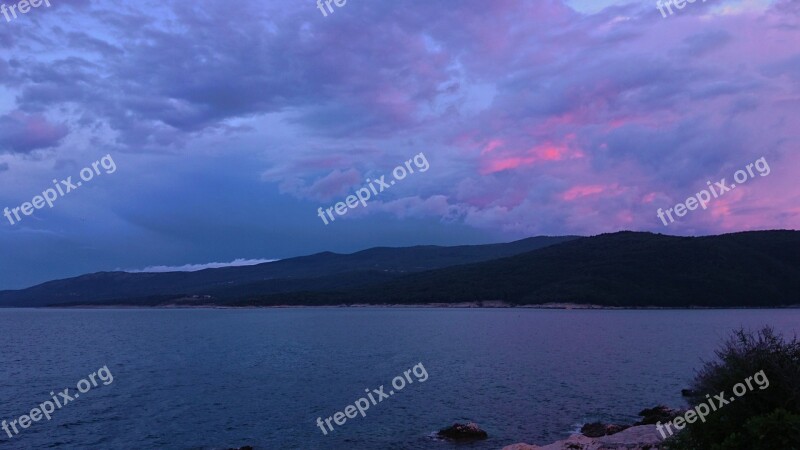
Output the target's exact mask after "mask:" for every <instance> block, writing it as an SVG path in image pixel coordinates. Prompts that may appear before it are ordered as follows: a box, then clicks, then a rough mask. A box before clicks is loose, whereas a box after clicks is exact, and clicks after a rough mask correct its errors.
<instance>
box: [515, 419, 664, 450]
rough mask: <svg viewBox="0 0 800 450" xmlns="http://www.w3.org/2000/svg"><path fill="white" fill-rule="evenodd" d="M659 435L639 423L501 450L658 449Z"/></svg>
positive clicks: (651, 426) (651, 427)
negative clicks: (608, 433) (602, 433)
mask: <svg viewBox="0 0 800 450" xmlns="http://www.w3.org/2000/svg"><path fill="white" fill-rule="evenodd" d="M660 448H661V436H660V435H659V434H658V431H657V430H656V427H655V425H640V426H634V427H630V428H627V429H625V430H623V431H621V432H619V433H616V434H614V435H613V436H603V437H600V438H589V437H586V436H584V435H582V434H575V435H572V436H570V437H569V439H565V440H563V441H558V442H555V443H552V444H550V445H545V446H543V447H538V446H535V445H530V444H514V445H509V446H507V447H504V448H503V450H617V449H626V450H658V449H660Z"/></svg>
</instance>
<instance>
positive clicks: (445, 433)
mask: <svg viewBox="0 0 800 450" xmlns="http://www.w3.org/2000/svg"><path fill="white" fill-rule="evenodd" d="M437 434H438V436H439V437H442V438H445V439H452V440H455V441H473V440H478V439H486V438H488V437H489V435H488V434H487V433H486V432H485V431H483V430H481V429H480V427H478V425H477V424H475V423H472V422H470V423H468V424H463V423H454V424H453V426H451V427H447V428H443V429H441V430H439V433H437Z"/></svg>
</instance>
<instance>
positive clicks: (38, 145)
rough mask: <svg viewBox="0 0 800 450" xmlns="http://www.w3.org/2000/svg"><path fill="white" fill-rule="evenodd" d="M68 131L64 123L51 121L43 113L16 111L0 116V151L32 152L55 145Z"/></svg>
mask: <svg viewBox="0 0 800 450" xmlns="http://www.w3.org/2000/svg"><path fill="white" fill-rule="evenodd" d="M68 133H69V131H68V129H67V127H66V125H64V124H53V123H50V122H49V121H48V120H47V119H46V118H44V117H43V116H41V115H29V114H25V113H23V112H21V111H14V112H11V113H9V114H6V115H4V116H0V152H1V151H5V152H8V153H30V152H32V151H33V150H38V149H43V148H50V147H55V146H56V145H58V143H59V142H60V141H61V139H63V138H64V137H65V136H66V135H67V134H68Z"/></svg>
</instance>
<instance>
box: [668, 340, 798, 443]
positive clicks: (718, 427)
mask: <svg viewBox="0 0 800 450" xmlns="http://www.w3.org/2000/svg"><path fill="white" fill-rule="evenodd" d="M716 355H717V358H718V360H717V361H712V362H708V363H706V364H705V365H704V366H703V368H702V369H701V370H700V371H699V372H698V374H697V376H696V377H695V380H694V383H693V385H692V391H694V392H695V393H696V395H694V396H692V397H690V398H689V400H690V404H692V405H697V404H700V403H703V402H708V399H707V397H706V395H707V394H709V395H710V396H711V397H712V398H713V397H714V395H716V394H718V393H720V392H723V391H724V392H725V398H726V399H729V398H730V397H733V386H734V385H736V384H737V383H744V381H745V379H746V378H748V377H752V376H753V375H754V374H756V373H757V372H760V371H762V370H763V371H764V374H765V375H766V378H767V379H768V380H769V386H768V387H766V388H764V389H760V388H759V387H758V386H756V385H755V384H754V389H753V390H748V392H747V393H745V394H744V395H743V396H741V397H737V398H736V400H735V401H734V402H731V403H729V404H727V405H723V406H721V407H719V409H717V411H713V412H711V413H710V414H709V415H708V416H707V417H706V422H705V423H703V422H701V421H697V422H695V423H693V424H689V425H688V426H687V427H686V429H685V430H684V432H682V433H680V434H679V435H678V436H677V437H676V438H675V439H673V440H671V441H670V443H669V448H670V449H675V450H698V449H702V450H706V449H709V450H755V449H758V450H773V449H774V450H792V449H796V450H800V437H798V435H800V342H798V340H797V338H793V339H792V340H790V341H787V340H786V339H785V338H783V337H782V336H780V335H778V334H776V333H775V331H774V330H773V329H772V328H769V327H766V328H763V329H762V330H759V331H757V332H748V331H745V330H743V329H741V330H738V331H736V332H734V333H733V335H732V336H731V337H730V338H729V339H728V340H727V341H726V342H725V343H724V344H723V345H722V346H721V348H720V349H719V350H717V352H716Z"/></svg>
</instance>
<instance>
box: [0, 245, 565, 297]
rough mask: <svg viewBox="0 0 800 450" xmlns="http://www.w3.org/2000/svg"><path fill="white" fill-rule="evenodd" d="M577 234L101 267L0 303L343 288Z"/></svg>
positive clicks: (0, 294) (490, 257)
mask: <svg viewBox="0 0 800 450" xmlns="http://www.w3.org/2000/svg"><path fill="white" fill-rule="evenodd" d="M577 238H578V236H559V237H549V236H540V237H532V238H527V239H522V240H519V241H514V242H510V243H502V244H486V245H462V246H454V247H440V246H433V245H428V246H415V247H399V248H389V247H376V248H371V249H367V250H362V251H359V252H356V253H352V254H336V253H331V252H323V253H318V254H314V255H309V256H301V257H296V258H289V259H284V260H280V261H275V262H269V263H263V264H258V265H253V266H243V267H224V268H218V269H205V270H200V271H196V272H164V273H129V272H98V273H92V274H87V275H82V276H79V277H74V278H68V279H63V280H55V281H49V282H46V283H42V284H39V285H37V286H33V287H30V288H27V289H21V290H13V291H0V307H8V306H17V307H19V306H25V307H38V306H51V305H61V304H108V303H109V302H111V303H116V301H124V302H127V303H128V304H142V305H148V304H151V303H152V302H153V299H154V298H155V299H158V300H159V301H160V300H161V299H165V298H166V299H169V298H180V297H183V296H188V297H191V296H200V297H203V296H208V295H211V296H213V297H214V298H215V299H219V300H226V301H227V300H232V299H236V298H240V297H243V296H251V295H263V294H270V293H281V292H290V291H296V290H298V289H307V288H309V287H310V286H311V285H310V284H309V280H311V281H310V282H311V283H312V285H315V286H317V287H316V289H320V290H328V289H342V288H348V287H353V286H356V285H361V284H364V283H367V282H375V281H385V280H388V279H392V278H395V277H398V276H401V275H404V274H408V273H413V272H420V271H426V270H433V269H438V268H442V267H448V266H455V265H459V264H469V263H475V262H481V261H488V260H493V259H498V258H503V257H507V256H512V255H516V254H520V253H525V252H528V251H532V250H536V249H539V248H542V247H546V246H549V245H553V244H558V243H561V242H566V241H569V240H572V239H577ZM131 299H134V301H132V302H131V301H130V300H131ZM156 303H158V302H156Z"/></svg>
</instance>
